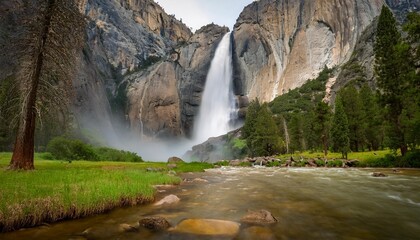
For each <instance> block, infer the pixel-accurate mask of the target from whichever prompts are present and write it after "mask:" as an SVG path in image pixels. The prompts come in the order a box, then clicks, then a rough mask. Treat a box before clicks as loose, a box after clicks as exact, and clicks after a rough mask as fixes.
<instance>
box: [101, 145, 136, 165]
mask: <svg viewBox="0 0 420 240" xmlns="http://www.w3.org/2000/svg"><path fill="white" fill-rule="evenodd" d="M96 154H97V155H98V159H99V160H100V161H110V162H143V159H142V158H141V157H140V156H138V155H137V154H136V153H133V152H128V151H123V150H117V149H113V148H108V147H101V148H97V149H96Z"/></svg>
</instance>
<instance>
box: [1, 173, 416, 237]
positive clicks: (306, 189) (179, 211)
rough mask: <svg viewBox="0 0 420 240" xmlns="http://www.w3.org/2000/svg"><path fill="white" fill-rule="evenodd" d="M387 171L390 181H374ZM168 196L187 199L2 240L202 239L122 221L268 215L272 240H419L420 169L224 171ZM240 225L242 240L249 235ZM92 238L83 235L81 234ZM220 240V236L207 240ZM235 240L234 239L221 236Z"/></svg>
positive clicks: (165, 192)
mask: <svg viewBox="0 0 420 240" xmlns="http://www.w3.org/2000/svg"><path fill="white" fill-rule="evenodd" d="M374 171H382V172H384V173H386V174H387V175H388V177H385V178H374V177H372V176H371V174H372V172H374ZM196 177H201V178H202V179H206V180H207V181H208V182H192V183H191V182H185V183H183V184H181V185H180V186H176V187H172V188H167V189H163V190H161V192H160V193H159V194H158V196H157V197H158V199H159V198H162V197H164V196H166V195H168V194H176V195H177V196H178V197H179V198H180V199H181V201H180V202H179V203H177V204H174V205H169V206H153V205H152V204H150V205H145V206H138V207H132V208H125V209H117V210H115V211H112V212H110V213H108V214H103V215H98V216H93V217H88V218H84V219H80V220H72V221H65V222H62V223H57V224H53V225H51V226H43V227H38V228H33V229H27V230H22V231H17V232H13V233H7V234H0V239H203V237H202V236H191V235H180V234H175V233H171V232H164V233H154V232H149V231H148V230H145V229H141V230H139V231H138V232H130V233H121V232H120V231H119V230H118V226H119V225H120V224H122V223H128V224H135V223H136V222H138V220H139V219H140V218H141V217H142V216H162V217H165V218H167V219H168V221H169V222H170V223H171V224H172V225H173V226H175V225H176V224H177V223H178V222H179V221H181V220H182V219H186V218H207V219H221V220H230V221H235V222H240V219H241V217H242V216H243V215H244V214H246V213H247V211H248V210H259V209H266V210H268V211H270V212H271V213H272V214H273V215H274V216H275V217H276V218H277V220H278V223H275V224H272V225H266V226H260V227H259V228H260V232H259V233H261V229H263V231H262V232H263V233H264V234H265V235H264V236H267V232H268V233H269V235H270V234H271V238H269V239H419V237H420V170H401V172H398V173H393V172H392V171H391V170H378V169H324V168H322V169H320V168H317V169H309V168H243V169H235V168H222V169H212V170H210V171H208V172H206V173H202V174H199V175H197V174H186V175H185V176H184V178H188V179H194V178H196ZM250 227H251V226H250V225H247V224H243V223H242V224H241V227H240V233H239V234H238V235H237V237H236V238H235V239H260V237H258V235H257V236H256V235H252V236H248V235H246V234H244V233H246V232H249V231H247V229H250ZM86 229H89V230H88V232H89V233H88V234H86V235H84V236H83V238H82V237H81V233H82V232H83V231H85V230H86ZM204 239H220V238H204ZM222 239H230V238H222Z"/></svg>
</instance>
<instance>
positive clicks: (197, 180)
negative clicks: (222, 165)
mask: <svg viewBox="0 0 420 240" xmlns="http://www.w3.org/2000/svg"><path fill="white" fill-rule="evenodd" d="M192 181H193V182H201V183H207V182H209V181H207V180H206V179H203V178H194V179H193V180H192Z"/></svg>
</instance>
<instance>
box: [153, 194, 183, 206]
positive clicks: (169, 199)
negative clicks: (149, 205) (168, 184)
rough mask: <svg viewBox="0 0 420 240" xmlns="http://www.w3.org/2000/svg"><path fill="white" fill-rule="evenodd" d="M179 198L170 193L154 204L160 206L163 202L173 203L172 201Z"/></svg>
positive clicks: (176, 201)
mask: <svg viewBox="0 0 420 240" xmlns="http://www.w3.org/2000/svg"><path fill="white" fill-rule="evenodd" d="M180 200H181V199H179V197H177V196H175V195H173V194H171V195H168V196H166V197H164V198H163V199H161V200H160V201H159V202H157V203H155V204H154V205H155V206H161V205H165V204H174V203H178V202H179V201H180Z"/></svg>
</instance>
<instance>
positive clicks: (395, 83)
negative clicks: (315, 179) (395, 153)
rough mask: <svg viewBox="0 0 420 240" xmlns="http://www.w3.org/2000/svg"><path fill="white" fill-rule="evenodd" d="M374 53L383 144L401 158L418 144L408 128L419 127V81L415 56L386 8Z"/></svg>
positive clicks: (380, 19) (383, 11)
mask: <svg viewBox="0 0 420 240" xmlns="http://www.w3.org/2000/svg"><path fill="white" fill-rule="evenodd" d="M416 22H417V21H411V22H410V23H409V24H413V25H411V26H410V27H408V28H406V29H409V30H410V29H413V28H415V27H414V26H415V25H416ZM417 24H418V22H417ZM411 34H413V33H411ZM410 36H413V35H410ZM417 40H418V38H417ZM374 50H375V73H376V75H377V84H378V87H379V88H380V90H381V91H380V92H381V94H380V100H381V101H380V102H381V105H382V107H383V108H384V110H385V120H386V125H387V127H386V133H387V145H388V146H389V147H390V148H392V149H394V150H396V149H400V150H401V153H402V155H403V156H404V155H405V153H406V152H407V150H408V145H410V144H412V145H414V146H415V145H416V144H418V142H417V141H418V138H417V137H414V135H413V133H412V129H417V128H418V127H419V124H420V113H419V111H420V110H419V108H420V107H419V106H420V105H419V104H420V100H419V99H420V97H419V94H418V91H419V89H420V83H419V82H420V80H419V75H418V74H419V73H418V72H416V71H417V70H416V66H415V64H416V62H415V60H414V59H415V53H413V51H412V49H411V46H410V45H409V44H407V43H405V42H403V41H402V39H401V34H400V33H399V32H398V29H397V25H396V20H395V18H394V16H393V14H392V12H391V11H390V10H389V9H388V8H387V7H386V6H384V7H383V8H382V11H381V15H380V16H379V22H378V30H377V36H376V42H375V46H374ZM413 102H414V104H413ZM416 135H418V134H416Z"/></svg>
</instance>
